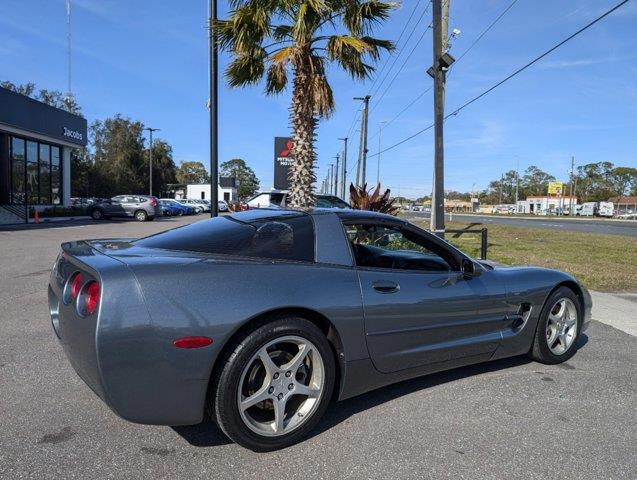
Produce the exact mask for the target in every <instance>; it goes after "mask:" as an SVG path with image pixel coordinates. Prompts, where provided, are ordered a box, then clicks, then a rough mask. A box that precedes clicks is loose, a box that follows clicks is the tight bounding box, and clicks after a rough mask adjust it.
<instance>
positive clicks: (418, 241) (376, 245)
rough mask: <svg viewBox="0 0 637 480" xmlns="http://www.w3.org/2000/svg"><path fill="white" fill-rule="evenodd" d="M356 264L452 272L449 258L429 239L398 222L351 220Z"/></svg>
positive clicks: (348, 233) (350, 237) (350, 235)
mask: <svg viewBox="0 0 637 480" xmlns="http://www.w3.org/2000/svg"><path fill="white" fill-rule="evenodd" d="M345 228H346V231H347V236H348V238H349V241H350V243H351V246H352V250H353V253H354V258H355V259H356V265H357V266H360V267H374V268H391V269H398V270H417V271H422V272H448V271H450V270H452V269H453V268H452V265H451V263H450V262H449V259H445V258H443V257H442V256H440V255H438V254H437V253H435V252H434V251H433V250H432V249H431V248H432V247H433V248H434V249H435V246H434V245H433V244H431V243H430V242H428V241H427V239H425V238H423V237H421V236H418V235H416V234H414V233H413V232H411V231H408V230H403V229H401V228H398V227H394V226H384V225H374V224H350V225H346V226H345Z"/></svg>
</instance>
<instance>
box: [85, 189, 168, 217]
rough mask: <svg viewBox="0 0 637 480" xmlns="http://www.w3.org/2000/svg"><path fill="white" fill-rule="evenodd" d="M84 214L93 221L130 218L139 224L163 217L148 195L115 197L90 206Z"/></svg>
mask: <svg viewBox="0 0 637 480" xmlns="http://www.w3.org/2000/svg"><path fill="white" fill-rule="evenodd" d="M86 213H87V214H88V215H90V216H91V217H92V218H93V220H102V219H108V218H111V217H132V218H134V219H135V220H138V221H140V222H145V221H146V220H154V219H155V217H161V216H162V215H163V213H162V211H161V206H160V205H159V202H158V201H157V198H155V197H151V196H149V195H117V196H115V197H113V198H111V199H110V200H102V201H101V202H99V203H96V204H94V205H91V206H90V207H89V208H88V209H87V211H86Z"/></svg>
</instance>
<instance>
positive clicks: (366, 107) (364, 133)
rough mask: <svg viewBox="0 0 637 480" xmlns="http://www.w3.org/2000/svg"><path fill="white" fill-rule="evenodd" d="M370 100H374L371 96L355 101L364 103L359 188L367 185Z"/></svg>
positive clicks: (358, 172)
mask: <svg viewBox="0 0 637 480" xmlns="http://www.w3.org/2000/svg"><path fill="white" fill-rule="evenodd" d="M370 98H372V97H371V96H370V95H365V96H364V97H354V100H362V101H363V102H364V105H363V115H362V116H361V143H360V150H359V151H358V167H357V169H356V183H357V184H358V186H361V185H365V183H366V182H367V179H366V175H367V121H368V117H369V99H370ZM359 174H360V175H359ZM359 176H360V182H359Z"/></svg>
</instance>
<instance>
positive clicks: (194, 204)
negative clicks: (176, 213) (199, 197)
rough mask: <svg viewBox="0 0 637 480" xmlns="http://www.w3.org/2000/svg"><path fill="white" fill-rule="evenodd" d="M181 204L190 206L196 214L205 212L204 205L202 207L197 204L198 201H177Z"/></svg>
mask: <svg viewBox="0 0 637 480" xmlns="http://www.w3.org/2000/svg"><path fill="white" fill-rule="evenodd" d="M177 201H178V202H179V203H181V204H182V205H188V206H190V207H192V208H194V209H195V213H201V212H203V211H204V208H203V206H202V205H200V204H199V203H197V201H196V200H190V199H188V198H183V199H181V200H177Z"/></svg>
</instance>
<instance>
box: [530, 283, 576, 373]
mask: <svg viewBox="0 0 637 480" xmlns="http://www.w3.org/2000/svg"><path fill="white" fill-rule="evenodd" d="M582 318H583V317H582V307H581V304H580V301H579V298H578V297H577V295H575V293H574V292H573V290H571V289H570V288H568V287H559V288H558V289H557V290H555V291H554V292H553V293H552V294H551V296H550V297H549V298H548V300H547V301H546V303H545V304H544V307H543V308H542V312H541V313H540V319H539V321H538V325H537V329H536V332H535V338H534V340H533V347H532V348H531V352H530V355H531V357H532V358H533V359H534V360H536V361H538V362H542V363H547V364H555V363H561V362H565V361H566V360H568V359H569V358H571V357H572V356H573V355H574V354H575V351H576V350H577V347H576V343H577V339H578V337H579V334H580V332H581V326H582Z"/></svg>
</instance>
